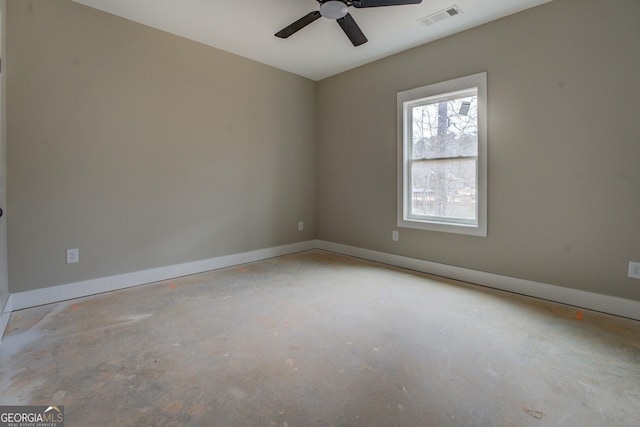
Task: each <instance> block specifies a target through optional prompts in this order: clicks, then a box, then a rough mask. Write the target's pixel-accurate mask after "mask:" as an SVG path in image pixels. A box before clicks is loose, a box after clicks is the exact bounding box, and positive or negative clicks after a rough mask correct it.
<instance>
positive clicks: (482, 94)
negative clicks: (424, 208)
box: [397, 72, 487, 236]
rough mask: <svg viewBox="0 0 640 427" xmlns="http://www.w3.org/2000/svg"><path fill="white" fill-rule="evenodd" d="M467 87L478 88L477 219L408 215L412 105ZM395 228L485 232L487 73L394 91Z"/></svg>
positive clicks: (471, 232)
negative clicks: (458, 219) (396, 154)
mask: <svg viewBox="0 0 640 427" xmlns="http://www.w3.org/2000/svg"><path fill="white" fill-rule="evenodd" d="M470 89H477V91H478V95H477V96H478V99H477V102H478V157H477V164H476V191H477V193H476V196H477V200H476V218H477V222H474V223H469V222H468V221H464V220H460V221H457V220H450V219H444V218H443V219H440V218H434V217H430V218H428V219H423V218H420V219H418V218H412V217H411V216H410V212H411V197H412V196H411V192H412V188H411V168H410V164H411V162H410V161H411V155H412V152H413V141H412V125H413V124H412V113H411V110H412V108H413V106H415V105H420V103H424V101H425V100H426V99H428V98H440V97H446V96H447V95H451V94H455V93H456V92H459V93H460V92H464V91H465V90H466V91H468V90H470ZM397 112H398V126H397V127H398V200H397V210H398V223H397V225H398V227H404V228H416V229H421V230H431V231H441V232H448V233H458V234H469V235H474V236H486V235H487V73H486V72H483V73H478V74H473V75H470V76H465V77H460V78H457V79H453V80H447V81H444V82H440V83H435V84H431V85H427V86H423V87H419V88H415V89H410V90H406V91H403V92H398V95H397Z"/></svg>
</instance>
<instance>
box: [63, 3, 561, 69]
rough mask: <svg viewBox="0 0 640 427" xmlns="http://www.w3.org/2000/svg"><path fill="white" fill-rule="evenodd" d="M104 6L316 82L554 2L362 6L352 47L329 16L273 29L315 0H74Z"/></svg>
mask: <svg viewBox="0 0 640 427" xmlns="http://www.w3.org/2000/svg"><path fill="white" fill-rule="evenodd" d="M74 1H76V2H77V3H82V4H84V5H87V6H90V7H94V8H96V9H100V10H103V11H105V12H109V13H112V14H114V15H117V16H121V17H123V18H126V19H130V20H132V21H136V22H139V23H142V24H145V25H148V26H150V27H154V28H157V29H160V30H163V31H167V32H169V33H173V34H177V35H179V36H182V37H185V38H188V39H191V40H195V41H198V42H201V43H204V44H207V45H210V46H213V47H216V48H218V49H222V50H225V51H227V52H231V53H235V54H237V55H240V56H243V57H246V58H250V59H253V60H255V61H258V62H262V63H264V64H268V65H271V66H273V67H276V68H280V69H282V70H286V71H290V72H292V73H295V74H299V75H301V76H305V77H308V78H310V79H313V80H321V79H323V78H326V77H329V76H332V75H334V74H338V73H340V72H342V71H346V70H349V69H351V68H355V67H357V66H360V65H363V64H366V63H369V62H372V61H375V60H377V59H380V58H383V57H385V56H389V55H391V54H394V53H397V52H401V51H403V50H406V49H409V48H412V47H415V46H419V45H422V44H425V43H428V42H431V41H434V40H437V39H439V38H442V37H446V36H448V35H451V34H454V33H457V32H460V31H464V30H466V29H469V28H472V27H475V26H477V25H481V24H484V23H487V22H489V21H493V20H495V19H498V18H501V17H504V16H507V15H510V14H513V13H516V12H520V11H522V10H525V9H528V8H531V7H534V6H537V5H540V4H542V3H546V2H548V1H551V0H483V1H478V0H423V2H422V4H419V5H405V6H390V7H377V8H366V9H356V8H353V7H352V8H349V13H351V15H352V16H353V18H354V19H355V20H356V22H357V23H358V25H359V26H360V28H361V29H362V31H363V32H364V34H365V35H366V36H367V38H368V39H369V42H368V43H365V44H364V45H362V46H358V47H354V46H353V45H352V44H351V42H350V41H349V39H348V38H347V36H346V35H345V34H344V32H343V31H342V29H341V28H340V27H339V26H338V24H337V23H336V22H334V21H332V20H329V19H326V18H320V19H318V20H317V21H316V22H314V23H312V24H310V25H309V26H308V27H306V28H303V29H302V30H300V31H299V32H297V33H296V34H294V35H292V36H291V37H289V38H288V39H280V38H277V37H275V36H274V34H275V33H276V32H277V31H279V30H281V29H282V28H284V27H286V26H287V25H289V24H291V23H292V22H294V21H296V20H297V19H299V18H301V17H302V16H304V15H306V14H307V13H309V12H311V11H313V10H318V7H319V4H318V2H317V1H316V0H226V1H225V0H74ZM453 5H457V6H458V7H459V8H460V9H462V11H463V13H462V14H461V15H458V16H455V17H452V18H448V19H446V20H444V21H441V22H438V23H436V24H433V25H431V26H426V25H424V24H423V23H421V22H419V20H420V19H421V18H423V17H425V16H427V15H430V14H432V13H435V12H438V11H441V10H443V9H448V8H449V7H450V6H453Z"/></svg>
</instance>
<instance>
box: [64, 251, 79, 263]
mask: <svg viewBox="0 0 640 427" xmlns="http://www.w3.org/2000/svg"><path fill="white" fill-rule="evenodd" d="M78 261H80V254H79V251H78V248H75V249H67V264H73V263H74V262H78Z"/></svg>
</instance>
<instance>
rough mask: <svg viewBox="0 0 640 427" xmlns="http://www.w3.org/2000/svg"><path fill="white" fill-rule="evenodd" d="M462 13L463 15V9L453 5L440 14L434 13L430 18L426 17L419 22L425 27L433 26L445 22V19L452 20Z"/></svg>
mask: <svg viewBox="0 0 640 427" xmlns="http://www.w3.org/2000/svg"><path fill="white" fill-rule="evenodd" d="M461 13H462V9H460V8H459V7H458V6H456V5H453V6H451V7H448V8H446V9H443V10H441V11H439V12H436V13H432V14H431V15H429V16H425V17H424V18H420V19H418V22H422V23H423V24H424V25H433V24H436V23H438V22H440V21H444V20H445V19H448V18H451V17H453V16H457V15H460V14H461Z"/></svg>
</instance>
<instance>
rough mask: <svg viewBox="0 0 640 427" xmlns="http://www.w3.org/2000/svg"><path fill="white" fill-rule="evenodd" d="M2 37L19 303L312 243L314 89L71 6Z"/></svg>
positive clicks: (14, 15) (14, 7) (30, 18)
mask: <svg viewBox="0 0 640 427" xmlns="http://www.w3.org/2000/svg"><path fill="white" fill-rule="evenodd" d="M7 32H8V34H7V38H8V57H9V58H10V59H9V61H8V65H9V68H8V70H7V74H8V81H9V87H8V104H9V110H8V117H7V119H8V140H9V146H8V180H9V188H8V197H9V207H10V210H11V215H10V217H9V218H8V219H9V275H10V289H11V292H20V291H26V290H31V289H37V288H42V287H47V286H51V285H57V284H62V283H70V282H75V281H80V280H85V279H90V278H97V277H105V276H109V275H113V274H120V273H126V272H131V271H138V270H143V269H147V268H153V267H158V266H165V265H172V264H176V263H182V262H187V261H195V260H200V259H206V258H210V257H216V256H220V255H227V254H232V253H238V252H244V251H249V250H254V249H259V248H265V247H272V246H277V245H282V244H288V243H293V242H296V241H304V240H308V239H311V238H313V237H315V234H316V232H315V226H314V224H315V210H316V209H315V204H314V203H315V176H316V175H315V169H314V168H315V139H314V138H315V117H316V111H315V108H316V84H315V83H314V82H313V81H311V80H308V79H304V78H301V77H298V76H294V75H292V74H289V73H286V72H283V71H280V70H276V69H274V68H270V67H268V66H265V65H262V64H258V63H256V62H253V61H249V60H246V59H242V58H239V57H237V56H234V55H230V54H227V53H224V52H222V51H219V50H216V49H213V48H210V47H206V46H204V45H200V44H198V43H195V42H192V41H188V40H185V39H182V38H179V37H176V36H173V35H169V34H167V33H163V32H160V31H157V30H154V29H151V28H148V27H145V26H142V25H139V24H136V23H133V22H130V21H126V20H124V19H121V18H117V17H115V16H111V15H108V14H106V13H103V12H99V11H96V10H93V9H90V8H87V7H85V6H81V5H78V4H76V3H72V2H70V1H67V0H56V1H22V0H20V1H14V0H10V1H9V4H8V27H7ZM299 220H303V221H305V230H304V231H303V232H299V231H298V229H297V225H298V221H299ZM76 247H77V248H79V249H80V262H79V263H78V264H70V265H66V264H65V249H67V248H76Z"/></svg>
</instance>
